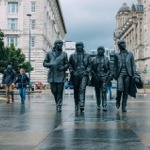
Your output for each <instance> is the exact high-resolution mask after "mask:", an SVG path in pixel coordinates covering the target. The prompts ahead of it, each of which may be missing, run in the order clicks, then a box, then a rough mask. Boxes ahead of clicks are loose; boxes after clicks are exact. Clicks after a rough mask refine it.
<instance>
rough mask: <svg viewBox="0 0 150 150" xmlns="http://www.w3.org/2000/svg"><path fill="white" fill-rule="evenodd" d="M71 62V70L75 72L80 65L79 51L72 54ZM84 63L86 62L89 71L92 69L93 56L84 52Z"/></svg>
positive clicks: (85, 65)
mask: <svg viewBox="0 0 150 150" xmlns="http://www.w3.org/2000/svg"><path fill="white" fill-rule="evenodd" d="M69 64H70V67H69V69H70V72H72V71H74V72H75V71H76V70H77V66H78V56H77V52H75V53H73V54H71V55H70V58H69ZM83 64H84V67H85V70H86V71H87V72H89V71H90V65H91V57H90V55H89V54H87V53H85V52H84V54H83Z"/></svg>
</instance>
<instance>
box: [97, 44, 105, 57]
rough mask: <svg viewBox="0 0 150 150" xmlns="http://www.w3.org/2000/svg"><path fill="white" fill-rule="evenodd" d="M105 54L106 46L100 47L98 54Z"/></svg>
mask: <svg viewBox="0 0 150 150" xmlns="http://www.w3.org/2000/svg"><path fill="white" fill-rule="evenodd" d="M104 53H105V48H104V46H99V47H98V48H97V54H98V55H99V56H103V55H104Z"/></svg>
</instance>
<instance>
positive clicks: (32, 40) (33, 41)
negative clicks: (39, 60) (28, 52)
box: [31, 36, 35, 47]
mask: <svg viewBox="0 0 150 150" xmlns="http://www.w3.org/2000/svg"><path fill="white" fill-rule="evenodd" d="M31 47H35V37H34V36H32V37H31Z"/></svg>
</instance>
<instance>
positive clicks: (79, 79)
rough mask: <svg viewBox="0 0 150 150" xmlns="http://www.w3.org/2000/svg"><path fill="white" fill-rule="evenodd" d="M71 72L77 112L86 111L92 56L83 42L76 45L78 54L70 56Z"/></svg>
mask: <svg viewBox="0 0 150 150" xmlns="http://www.w3.org/2000/svg"><path fill="white" fill-rule="evenodd" d="M69 64H70V67H69V70H70V74H71V79H70V80H71V83H72V84H73V86H74V101H75V111H78V110H79V109H80V111H81V112H82V111H84V106H85V91H86V86H87V83H88V79H89V72H90V55H89V54H87V53H86V52H85V50H84V44H83V43H82V42H77V43H76V52H74V53H73V54H71V55H70V58H69Z"/></svg>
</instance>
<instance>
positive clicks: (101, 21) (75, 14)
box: [60, 0, 136, 51]
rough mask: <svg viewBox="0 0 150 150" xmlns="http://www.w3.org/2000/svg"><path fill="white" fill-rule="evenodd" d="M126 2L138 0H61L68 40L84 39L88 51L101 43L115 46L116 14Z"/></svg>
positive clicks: (129, 3) (111, 46) (130, 2)
mask: <svg viewBox="0 0 150 150" xmlns="http://www.w3.org/2000/svg"><path fill="white" fill-rule="evenodd" d="M124 2H126V3H127V4H128V5H129V6H131V4H132V3H136V0H105V1H103V0H94V1H92V0H84V1H81V0H60V3H61V6H62V11H63V15H64V19H65V24H66V28H67V35H66V37H65V39H66V40H69V41H70V40H71V41H83V42H84V44H85V48H86V49H87V51H90V50H91V49H95V48H97V47H98V46H99V45H103V46H105V47H110V48H113V47H114V41H113V32H114V31H115V21H116V20H115V16H116V14H117V12H118V10H119V8H120V7H121V6H122V4H123V3H124Z"/></svg>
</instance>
